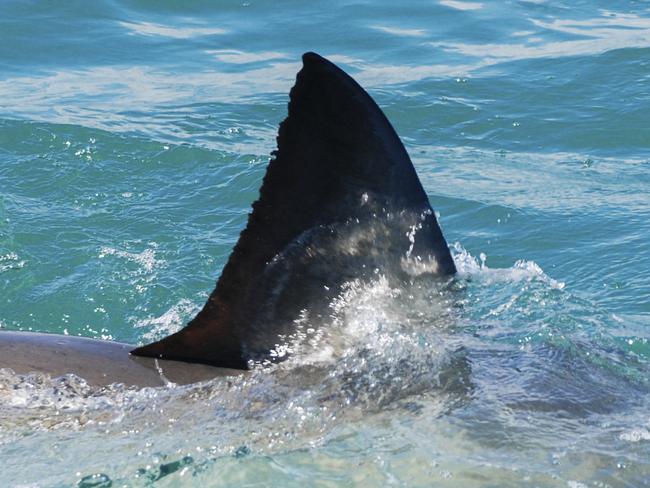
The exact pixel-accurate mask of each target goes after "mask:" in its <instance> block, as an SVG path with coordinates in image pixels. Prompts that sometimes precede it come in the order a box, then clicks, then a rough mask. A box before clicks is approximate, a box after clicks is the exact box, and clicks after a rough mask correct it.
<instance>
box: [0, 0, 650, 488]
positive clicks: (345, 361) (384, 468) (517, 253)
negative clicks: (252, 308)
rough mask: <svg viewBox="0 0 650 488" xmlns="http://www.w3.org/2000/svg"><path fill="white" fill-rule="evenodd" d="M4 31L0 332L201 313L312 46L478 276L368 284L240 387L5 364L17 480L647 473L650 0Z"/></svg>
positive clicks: (146, 8) (9, 460) (180, 5)
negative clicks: (394, 146)
mask: <svg viewBox="0 0 650 488" xmlns="http://www.w3.org/2000/svg"><path fill="white" fill-rule="evenodd" d="M0 41H1V42H0V327H2V328H5V329H9V330H34V331H46V332H55V333H61V334H73V335H77V334H78V335H84V336H90V337H96V338H106V339H115V340H120V341H125V342H132V343H143V342H146V341H149V340H151V339H154V338H160V337H162V336H164V335H166V334H168V333H169V332H171V331H174V330H177V329H178V328H180V327H181V326H182V325H183V324H184V323H185V322H186V321H187V320H188V319H189V318H191V317H192V315H193V314H194V313H196V311H197V310H198V309H199V308H200V306H201V305H202V303H203V302H204V300H205V298H206V297H207V294H208V293H209V291H210V290H211V289H212V287H213V285H214V281H215V279H216V277H217V276H218V274H219V271H220V269H221V267H222V266H223V265H224V263H225V260H226V258H227V256H228V254H229V252H230V249H231V248H232V246H233V244H234V242H235V241H236V239H237V237H238V234H239V232H240V230H241V229H242V227H243V225H244V224H245V221H246V215H247V212H248V210H249V208H250V204H251V202H252V201H253V200H255V198H256V197H257V190H258V187H259V185H260V182H261V178H262V176H263V173H264V169H265V165H266V162H267V160H268V154H269V152H270V151H271V150H272V149H273V148H274V146H275V134H276V128H277V125H278V123H279V122H280V121H281V120H282V119H283V118H284V116H285V115H286V103H287V93H288V90H289V88H290V87H291V86H292V84H293V80H294V76H295V73H296V71H297V70H298V69H299V68H300V61H299V58H300V54H301V53H302V52H304V51H307V50H313V51H316V52H319V53H321V54H323V55H325V56H327V57H329V58H330V59H332V60H333V61H336V62H337V63H339V64H340V65H341V66H342V67H344V68H345V69H346V70H347V71H349V72H350V73H351V74H353V75H354V76H355V78H356V79H357V80H359V81H360V82H361V83H362V84H363V85H364V86H365V87H366V88H367V89H368V90H369V91H370V93H371V94H372V95H373V96H374V97H375V99H376V100H377V101H378V103H379V104H380V106H381V107H382V108H383V109H384V110H385V112H386V114H387V115H388V117H389V118H390V119H391V121H392V122H393V124H394V125H395V127H396V129H397V131H398V133H399V134H400V136H401V137H402V138H403V140H404V142H405V145H406V147H407V149H408V151H409V152H410V154H411V156H412V158H413V161H414V163H415V165H416V168H417V170H418V173H419V175H420V177H421V180H422V182H423V184H424V186H425V188H426V190H427V192H428V194H429V196H430V199H431V201H432V204H433V206H434V208H435V209H436V211H438V212H439V213H440V222H441V224H442V226H443V228H444V231H445V234H446V236H447V239H448V241H449V243H450V244H451V245H452V250H453V253H454V256H455V260H456V263H457V266H458V268H459V275H458V277H457V278H456V279H455V280H454V281H453V282H452V283H448V284H443V285H440V284H434V283H420V282H417V281H416V282H415V283H413V284H412V285H410V286H402V285H396V284H395V283H394V282H392V281H391V280H390V279H389V277H385V276H377V279H376V281H374V282H373V283H367V284H363V285H362V284H359V283H351V284H350V285H349V287H348V288H346V290H345V293H344V294H343V295H342V296H341V297H339V298H338V299H337V300H335V301H334V302H333V303H332V304H331V306H330V309H331V324H330V325H331V327H330V328H329V329H328V331H327V334H326V336H325V337H320V338H319V340H320V341H321V342H320V344H324V347H323V348H322V349H319V350H317V351H307V352H305V353H304V354H301V353H300V351H296V353H295V354H294V356H293V358H292V359H290V360H289V361H287V362H285V363H282V364H280V365H278V366H276V367H274V368H271V370H268V369H260V370H255V371H253V372H252V373H250V374H249V375H247V376H245V377H242V378H234V379H232V380H230V381H223V380H219V381H215V382H213V383H205V384H199V385H194V386H189V387H169V388H163V389H144V390H137V389H126V388H124V387H123V386H120V385H114V386H112V387H110V388H106V389H102V390H96V389H93V388H91V387H89V386H87V385H86V384H85V383H84V382H83V380H81V379H79V378H75V377H73V376H70V377H67V378H58V379H57V378H54V379H53V378H48V377H45V376H37V375H32V376H27V377H19V376H16V375H15V374H13V373H12V372H10V371H2V372H0V463H1V466H2V469H1V470H0V485H1V486H42V487H59V486H85V487H90V486H103V487H107V486H123V485H125V486H146V485H149V484H151V483H152V482H154V483H156V484H157V485H160V486H190V485H196V486H307V485H310V486H355V485H356V486H441V487H442V486H455V487H472V486H477V487H478V486H480V487H484V486H494V487H496V486H499V487H503V486H513V487H519V486H540V487H547V486H548V487H555V486H567V487H571V488H582V487H591V486H594V487H618V486H626V487H640V486H649V485H650V381H649V379H650V376H649V373H650V343H649V339H650V332H649V331H650V329H649V325H650V300H649V296H650V273H649V271H650V245H649V244H648V242H650V176H649V173H650V119H649V118H648V114H649V113H650V90H649V89H648V87H649V85H650V75H649V73H650V5H649V4H648V3H647V2H641V1H639V2H634V1H604V0H603V1H600V2H599V1H581V2H580V1H579V2H561V1H554V2H546V1H544V0H535V1H504V2H496V1H495V2H488V1H461V0H440V1H438V2H408V3H406V4H403V3H399V2H384V1H376V2H347V1H342V2H334V3H333V2H326V3H314V4H312V5H307V4H306V3H305V2H297V1H287V2H257V1H255V0H253V1H250V2H242V1H241V0H240V1H237V2H229V1H221V2H207V1H206V2H201V1H199V2H191V5H190V2H172V1H166V2H153V1H151V2H150V1H132V2H126V1H120V0H103V1H97V2H81V1H72V2H70V1H65V2H64V1H57V2H23V1H15V2H14V1H8V2H2V3H0ZM325 346H326V347H325Z"/></svg>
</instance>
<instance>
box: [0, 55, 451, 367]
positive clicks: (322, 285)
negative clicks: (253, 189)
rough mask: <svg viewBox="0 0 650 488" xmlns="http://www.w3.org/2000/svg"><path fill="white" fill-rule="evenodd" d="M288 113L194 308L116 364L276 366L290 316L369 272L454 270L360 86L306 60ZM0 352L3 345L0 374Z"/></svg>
mask: <svg viewBox="0 0 650 488" xmlns="http://www.w3.org/2000/svg"><path fill="white" fill-rule="evenodd" d="M288 112H289V113H288V116H287V118H286V119H285V120H284V121H283V122H282V123H281V124H280V128H279V133H278V137H277V150H276V151H274V152H273V153H272V155H273V158H272V159H271V161H270V162H269V165H268V168H267V171H266V175H265V177H264V181H263V184H262V187H261V189H260V197H259V199H258V200H257V201H256V202H255V203H254V204H253V208H252V212H251V213H250V215H249V218H248V223H247V226H246V228H245V229H244V230H243V231H242V233H241V235H240V238H239V241H238V242H237V244H236V245H235V247H234V249H233V251H232V253H231V255H230V258H229V259H228V262H227V263H226V265H225V267H224V269H223V272H222V274H221V276H220V278H219V280H218V281H217V284H216V288H215V289H214V291H213V292H212V293H211V295H210V296H209V298H208V300H207V302H206V304H205V305H204V307H203V309H202V310H201V311H200V312H199V313H198V314H197V316H196V317H195V318H194V319H193V320H191V321H190V322H189V323H188V324H187V325H186V326H185V328H183V329H182V330H180V331H179V332H177V333H175V334H172V335H170V336H168V337H166V338H164V339H162V340H160V341H158V342H154V343H152V344H149V345H146V346H142V347H138V348H136V349H134V350H132V351H131V355H132V356H126V355H125V353H124V351H125V350H126V346H122V349H120V351H119V352H118V353H117V354H116V361H119V362H121V363H124V362H127V361H141V360H143V359H144V358H156V359H158V360H164V361H166V362H173V361H182V362H183V363H182V364H186V363H195V366H196V363H199V364H203V365H208V366H206V367H212V368H209V369H213V370H214V373H215V376H216V375H217V372H218V371H220V369H219V368H232V369H237V370H245V369H247V368H248V367H249V365H250V364H251V361H269V360H270V361H276V360H280V359H284V357H286V356H283V354H280V353H279V347H278V346H280V348H281V346H282V344H283V342H284V341H286V338H287V337H289V336H291V334H292V333H293V332H295V329H296V319H297V318H298V317H300V316H302V317H304V316H307V318H308V320H309V323H310V327H314V326H318V325H322V326H326V318H324V317H326V316H327V315H328V313H327V310H328V306H329V304H330V303H331V301H332V300H333V299H334V298H336V297H337V296H338V295H339V294H340V292H341V290H342V286H343V285H344V284H345V283H346V282H350V281H352V280H359V281H362V282H363V281H367V280H370V279H372V278H373V277H375V276H376V273H378V272H381V273H382V274H384V275H387V276H390V277H391V278H392V279H397V280H404V281H408V280H411V279H413V276H417V275H421V274H425V275H427V276H440V277H447V276H450V275H453V274H454V273H455V272H456V269H455V266H454V262H453V259H452V257H451V254H450V252H449V248H448V246H447V243H446V241H445V239H444V237H443V235H442V232H441V230H440V227H439V226H438V223H437V221H436V217H435V214H434V212H433V210H432V208H431V206H430V204H429V200H428V198H427V195H426V193H425V192H424V189H423V188H422V185H421V183H420V181H419V179H418V177H417V174H416V172H415V168H414V167H413V164H412V163H411V160H410V159H409V156H408V154H407V152H406V150H405V149H404V146H403V145H402V143H401V141H400V139H399V137H398V136H397V134H396V133H395V130H394V129H393V127H392V126H391V124H390V122H389V121H388V119H387V118H386V116H385V115H384V114H383V112H382V111H381V110H380V109H379V107H378V106H377V105H376V103H375V102H374V101H373V100H372V98H371V97H370V96H369V95H368V94H367V93H366V92H365V91H364V90H363V88H361V86H359V85H358V84H357V83H356V82H355V81H354V80H353V79H352V78H351V77H350V76H348V75H347V74H346V73H344V72H343V71H342V70H341V69H339V68H338V67H336V66H335V65H334V64H332V63H331V62H329V61H327V60H326V59H324V58H322V57H321V56H319V55H317V54H314V53H306V54H304V55H303V68H302V69H301V70H300V72H299V73H298V75H297V78H296V83H295V86H294V87H293V88H292V90H291V93H290V101H289V107H288ZM3 336H4V333H1V334H0V344H1V342H2V341H5V340H3V339H2V337H3ZM55 337H56V336H55ZM13 340H14V341H15V338H14V339H13ZM39 341H40V342H39V344H40V345H39V347H41V348H47V344H46V343H47V339H43V338H40V339H39ZM86 346H88V344H85V345H80V346H79V347H77V348H76V351H77V352H78V350H84V349H85V347H86ZM67 347H68V348H69V345H68V346H67ZM93 347H95V346H93ZM97 347H99V346H97ZM99 348H100V349H101V347H99ZM73 349H74V348H73ZM105 349H112V350H115V347H114V346H106V347H105ZM24 354H29V353H28V352H24ZM71 354H75V353H71ZM90 355H91V356H92V354H90ZM3 356H4V354H3V352H2V349H0V368H1V367H3V364H4V362H5V361H4V359H2V357H3ZM12 356H13V359H14V360H15V354H12ZM134 356H137V357H138V358H136V357H134ZM52 360H53V359H52ZM27 362H28V361H23V363H27ZM138 364H139V365H140V363H138ZM33 367H34V368H36V369H39V366H38V365H36V364H34V366H33ZM45 367H47V365H45V366H43V369H44V368H45ZM102 367H105V366H102ZM129 367H130V366H129ZM188 367H189V365H188ZM70 369H72V368H70ZM127 369H128V368H127ZM59 370H60V369H59ZM63 370H65V368H63ZM57 371H58V370H57ZM70 372H76V371H70ZM126 376H128V374H127V375H126Z"/></svg>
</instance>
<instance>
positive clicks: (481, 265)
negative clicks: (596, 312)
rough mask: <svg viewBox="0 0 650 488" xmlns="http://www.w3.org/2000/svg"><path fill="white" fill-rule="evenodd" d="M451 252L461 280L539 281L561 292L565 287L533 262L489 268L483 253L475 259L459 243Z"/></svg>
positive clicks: (522, 261) (489, 281)
mask: <svg viewBox="0 0 650 488" xmlns="http://www.w3.org/2000/svg"><path fill="white" fill-rule="evenodd" d="M451 250H452V256H453V258H454V262H455V263H456V269H457V270H458V276H460V277H461V278H470V277H471V278H479V279H482V280H485V281H487V282H488V283H495V282H510V283H512V282H518V281H541V282H543V283H546V284H547V285H549V286H550V287H551V288H554V289H558V290H562V289H564V287H565V283H563V282H561V281H557V280H555V279H553V278H551V277H549V276H548V275H547V274H546V273H545V272H544V270H543V269H542V268H541V267H540V266H539V265H538V264H537V263H536V262H535V261H527V260H525V259H519V260H517V261H516V262H515V263H514V265H513V266H512V267H510V268H490V267H488V265H487V264H486V261H487V256H486V255H485V254H484V253H481V254H480V255H479V259H476V258H475V257H474V256H472V255H471V254H470V253H469V252H468V251H467V250H466V249H465V248H464V247H463V246H462V245H461V244H460V243H459V242H456V243H454V245H453V246H451Z"/></svg>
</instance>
